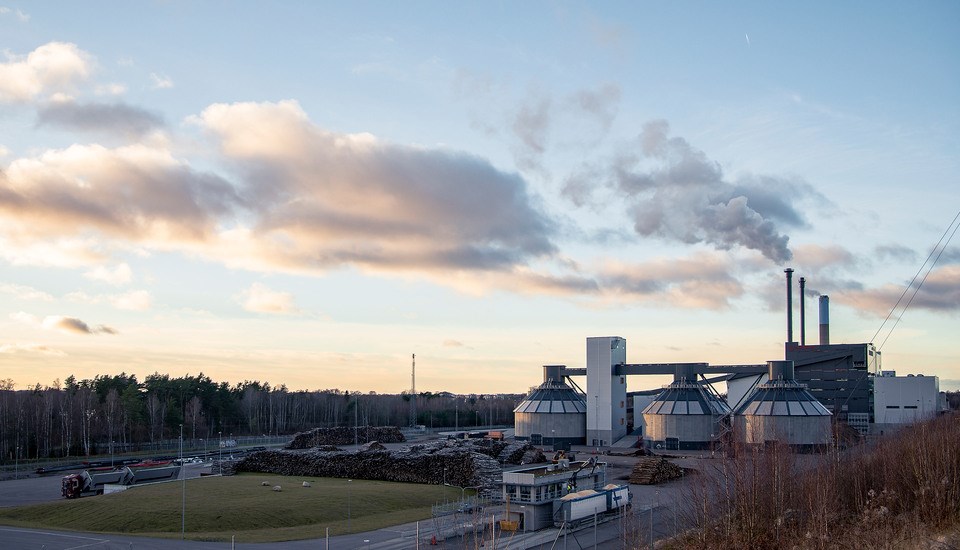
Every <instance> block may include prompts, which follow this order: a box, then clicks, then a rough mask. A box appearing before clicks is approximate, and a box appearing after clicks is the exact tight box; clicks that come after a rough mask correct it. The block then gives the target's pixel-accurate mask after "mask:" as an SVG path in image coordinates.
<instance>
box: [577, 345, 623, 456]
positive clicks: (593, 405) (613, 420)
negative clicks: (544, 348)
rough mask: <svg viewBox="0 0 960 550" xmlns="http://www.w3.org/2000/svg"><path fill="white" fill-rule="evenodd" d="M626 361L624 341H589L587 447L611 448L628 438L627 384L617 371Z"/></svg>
mask: <svg viewBox="0 0 960 550" xmlns="http://www.w3.org/2000/svg"><path fill="white" fill-rule="evenodd" d="M626 361H627V341H626V340H624V339H623V338H620V337H619V336H600V337H594V338H587V445H610V444H611V443H613V442H615V441H617V440H618V439H620V438H621V437H623V436H625V435H627V382H626V377H625V376H620V375H617V372H616V368H615V367H616V365H621V364H623V363H626Z"/></svg>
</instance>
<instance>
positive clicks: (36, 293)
mask: <svg viewBox="0 0 960 550" xmlns="http://www.w3.org/2000/svg"><path fill="white" fill-rule="evenodd" d="M0 292H3V293H5V294H12V295H13V296H16V297H17V298H18V299H20V300H43V301H44V302H52V301H53V296H51V295H49V294H47V293H46V292H43V291H42V290H37V289H35V288H33V287H30V286H24V285H17V284H11V283H0Z"/></svg>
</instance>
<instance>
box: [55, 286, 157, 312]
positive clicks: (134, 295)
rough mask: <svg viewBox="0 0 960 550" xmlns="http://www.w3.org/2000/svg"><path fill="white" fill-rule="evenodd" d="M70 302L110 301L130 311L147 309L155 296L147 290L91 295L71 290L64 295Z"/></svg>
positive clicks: (116, 306)
mask: <svg viewBox="0 0 960 550" xmlns="http://www.w3.org/2000/svg"><path fill="white" fill-rule="evenodd" d="M64 299H65V300H67V301H68V302H73V303H77V304H88V305H94V304H100V303H103V302H109V303H110V305H112V306H113V307H115V308H117V309H124V310H130V311H146V310H148V309H150V307H151V306H152V305H153V296H151V294H150V292H149V291H146V290H131V291H130V292H124V293H123V294H97V295H91V294H87V293H86V292H83V291H77V292H71V293H69V294H67V295H66V296H64Z"/></svg>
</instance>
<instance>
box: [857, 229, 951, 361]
mask: <svg viewBox="0 0 960 550" xmlns="http://www.w3.org/2000/svg"><path fill="white" fill-rule="evenodd" d="M957 218H960V211H957V215H956V216H954V217H953V221H951V222H950V225H948V226H947V229H946V230H944V232H943V235H940V240H939V241H937V244H935V245H934V246H933V249H932V250H930V254H927V259H926V260H924V261H923V264H922V265H921V266H920V269H918V270H917V273H916V274H915V275H914V276H913V278H912V279H910V283H908V284H907V286H906V287H905V288H904V289H903V292H901V293H900V297H899V298H898V299H897V303H896V304H894V305H893V308H891V309H890V313H888V314H887V317H886V318H885V319H884V320H883V322H882V323H880V327H879V328H877V332H876V333H875V334H874V335H873V338H871V339H870V341H871V342H876V341H877V336H879V335H880V332H881V331H882V330H883V326H884V325H886V324H887V321H889V320H890V317H891V316H893V312H895V311H896V310H897V307H899V306H900V302H901V301H903V297H904V296H906V295H907V292H908V291H909V290H910V287H911V286H913V283H914V282H916V280H917V277H919V276H920V273H921V272H923V268H924V267H926V265H927V262H929V261H930V258H932V257H933V254H934V253H935V252H936V251H937V249H940V254H943V249H942V248H940V243H942V242H943V239H944V237H946V236H947V233H949V232H950V228H951V227H953V224H955V223H957ZM954 233H956V230H954ZM951 238H953V237H952V236H951ZM947 242H948V243H949V241H947ZM943 248H946V245H944V247H943ZM939 258H940V255H939V254H938V255H937V259H939ZM927 273H929V271H928V272H927ZM904 310H906V307H904ZM892 330H893V329H891V332H892ZM887 337H888V338H889V337H890V335H889V334H888V335H887ZM884 341H886V339H884Z"/></svg>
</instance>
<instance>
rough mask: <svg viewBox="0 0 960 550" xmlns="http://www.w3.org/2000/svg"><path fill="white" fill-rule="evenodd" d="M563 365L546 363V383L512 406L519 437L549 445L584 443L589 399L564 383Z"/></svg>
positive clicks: (544, 369) (544, 370) (544, 375)
mask: <svg viewBox="0 0 960 550" xmlns="http://www.w3.org/2000/svg"><path fill="white" fill-rule="evenodd" d="M562 369H563V367H562V366H558V365H545V366H544V367H543V384H540V385H539V386H538V387H537V388H536V389H534V390H533V391H532V392H530V395H528V396H527V397H526V398H524V400H523V401H521V402H520V404H519V405H517V407H516V408H515V409H513V420H514V432H515V437H516V438H517V439H533V440H536V439H541V440H542V442H543V443H544V444H546V445H583V443H584V441H585V439H586V430H587V402H586V400H585V399H584V397H583V395H581V394H580V393H578V392H577V391H576V390H574V389H573V388H571V387H570V386H568V385H567V384H566V383H564V381H563V380H562V377H561V375H560V371H561V370H562ZM534 442H535V443H539V442H536V441H534Z"/></svg>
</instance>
